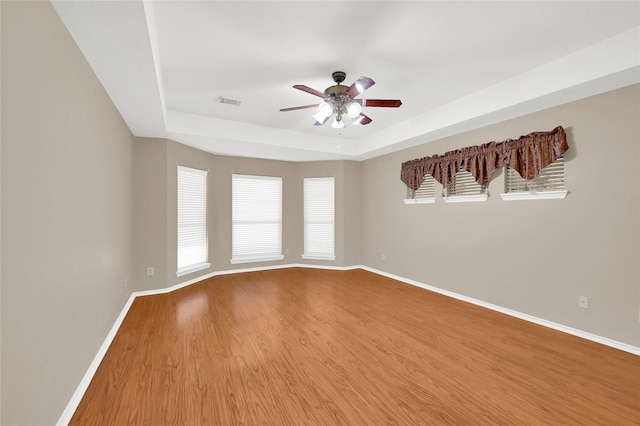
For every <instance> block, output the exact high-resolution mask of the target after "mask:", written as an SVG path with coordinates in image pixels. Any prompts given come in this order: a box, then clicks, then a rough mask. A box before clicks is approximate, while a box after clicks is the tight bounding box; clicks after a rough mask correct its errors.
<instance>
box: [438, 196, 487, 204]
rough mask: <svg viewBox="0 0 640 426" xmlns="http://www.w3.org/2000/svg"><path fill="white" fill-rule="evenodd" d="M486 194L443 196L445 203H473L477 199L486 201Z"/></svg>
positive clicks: (477, 200)
mask: <svg viewBox="0 0 640 426" xmlns="http://www.w3.org/2000/svg"><path fill="white" fill-rule="evenodd" d="M487 198H488V197H487V194H473V195H451V196H450V197H444V202H445V203H474V202H479V201H487Z"/></svg>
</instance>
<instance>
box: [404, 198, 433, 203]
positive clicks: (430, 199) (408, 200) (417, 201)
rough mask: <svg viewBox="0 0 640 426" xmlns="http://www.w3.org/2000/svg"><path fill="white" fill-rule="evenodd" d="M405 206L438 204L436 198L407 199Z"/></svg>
mask: <svg viewBox="0 0 640 426" xmlns="http://www.w3.org/2000/svg"><path fill="white" fill-rule="evenodd" d="M403 201H404V203H405V204H433V203H435V202H436V199H435V197H434V198H405V199H404V200H403Z"/></svg>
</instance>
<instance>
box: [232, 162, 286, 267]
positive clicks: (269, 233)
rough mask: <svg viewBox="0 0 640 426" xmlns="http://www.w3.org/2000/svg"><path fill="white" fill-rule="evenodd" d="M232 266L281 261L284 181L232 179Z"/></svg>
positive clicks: (264, 178)
mask: <svg viewBox="0 0 640 426" xmlns="http://www.w3.org/2000/svg"><path fill="white" fill-rule="evenodd" d="M231 204H232V206H231V210H232V226H231V227H232V237H231V241H232V249H231V263H245V262H259V261H268V260H282V259H284V256H282V178H280V177H269V176H250V175H237V174H234V175H232V203H231Z"/></svg>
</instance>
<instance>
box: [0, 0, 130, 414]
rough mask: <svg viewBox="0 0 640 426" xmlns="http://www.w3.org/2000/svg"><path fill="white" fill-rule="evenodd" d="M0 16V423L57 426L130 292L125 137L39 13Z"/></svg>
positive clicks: (21, 9)
mask: <svg viewBox="0 0 640 426" xmlns="http://www.w3.org/2000/svg"><path fill="white" fill-rule="evenodd" d="M0 7H1V10H2V13H1V15H2V18H1V19H2V22H1V31H2V44H1V51H2V80H1V84H2V97H1V103H2V116H1V120H2V131H1V138H2V157H1V161H2V164H1V173H2V176H1V185H2V190H1V192H2V208H1V210H2V214H1V218H2V223H1V226H2V238H1V246H2V268H1V272H0V275H1V281H2V289H1V300H2V301H1V308H2V314H1V322H2V331H1V334H2V400H1V403H2V419H1V423H2V424H3V425H46V424H49V425H50V424H54V423H55V422H56V421H57V420H58V418H59V417H60V415H61V414H62V411H63V409H64V408H65V406H66V405H67V403H68V402H69V400H70V399H71V396H72V394H73V392H74V391H75V389H76V387H77V386H78V384H79V383H80V380H81V379H82V377H83V375H84V374H85V372H86V371H87V368H88V367H89V365H90V363H91V361H92V359H93V358H94V356H95V355H96V353H97V352H98V349H99V348H100V346H101V345H102V343H103V341H104V339H105V337H106V335H107V333H108V331H109V330H110V329H111V327H112V326H113V324H114V322H115V320H116V318H117V316H118V314H119V313H120V311H121V309H122V307H123V306H124V303H125V301H126V299H127V297H128V296H129V294H130V291H131V289H130V288H125V289H121V288H120V287H121V284H122V283H123V281H124V279H125V278H128V279H129V282H131V275H130V273H131V260H130V259H131V255H132V252H131V247H132V238H131V234H132V233H131V229H132V219H131V211H132V208H131V198H132V175H131V167H132V136H131V134H130V132H129V130H128V128H127V126H126V125H125V123H124V121H123V120H122V119H121V117H120V115H119V114H118V111H117V110H116V109H115V108H114V106H113V105H112V103H111V101H110V99H109V97H108V96H107V94H106V93H105V91H104V89H103V88H102V86H101V85H100V83H99V82H98V80H97V78H96V77H95V75H94V74H93V72H92V70H91V69H90V67H89V65H88V64H87V63H86V61H85V59H84V57H83V56H82V54H81V53H80V51H79V49H78V48H77V47H76V45H75V43H74V41H73V40H72V38H71V36H70V35H69V34H68V32H67V30H66V28H65V27H64V25H63V24H62V23H61V22H60V19H59V18H58V15H57V14H56V12H55V11H54V9H53V8H52V6H51V4H50V3H48V2H7V1H2V2H1V6H0Z"/></svg>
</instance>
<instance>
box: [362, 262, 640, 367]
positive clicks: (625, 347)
mask: <svg viewBox="0 0 640 426" xmlns="http://www.w3.org/2000/svg"><path fill="white" fill-rule="evenodd" d="M361 268H362V269H364V270H365V271H369V272H373V273H374V274H378V275H382V276H385V277H387V278H392V279H394V280H398V281H402V282H404V283H407V284H411V285H414V286H417V287H420V288H424V289H425V290H429V291H433V292H435V293H439V294H443V295H445V296H449V297H453V298H454V299H458V300H462V301H464V302H468V303H473V304H474V305H478V306H481V307H483V308H487V309H491V310H492V311H497V312H500V313H503V314H507V315H510V316H512V317H516V318H520V319H523V320H525V321H529V322H532V323H534V324H538V325H542V326H544V327H548V328H552V329H554V330H558V331H562V332H564V333H568V334H572V335H574V336H578V337H582V338H583V339H587V340H591V341H593V342H596V343H600V344H603V345H606V346H611V347H612V348H616V349H620V350H621V351H625V352H629V353H632V354H634V355H640V347H637V346H633V345H629V344H627V343H623V342H619V341H617V340H613V339H609V338H608V337H603V336H598V335H597V334H593V333H589V332H587V331H583V330H579V329H577V328H573V327H568V326H566V325H562V324H558V323H556V322H553V321H548V320H545V319H542V318H538V317H535V316H533V315H529V314H524V313H522V312H518V311H514V310H513V309H509V308H505V307H503V306H499V305H494V304H492V303H488V302H484V301H482V300H478V299H474V298H472V297H468V296H464V295H462V294H458V293H454V292H452V291H449V290H444V289H441V288H438V287H434V286H431V285H428V284H424V283H421V282H419V281H415V280H412V279H409V278H404V277H401V276H399V275H394V274H390V273H388V272H384V271H379V270H377V269H374V268H370V267H368V266H361Z"/></svg>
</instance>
